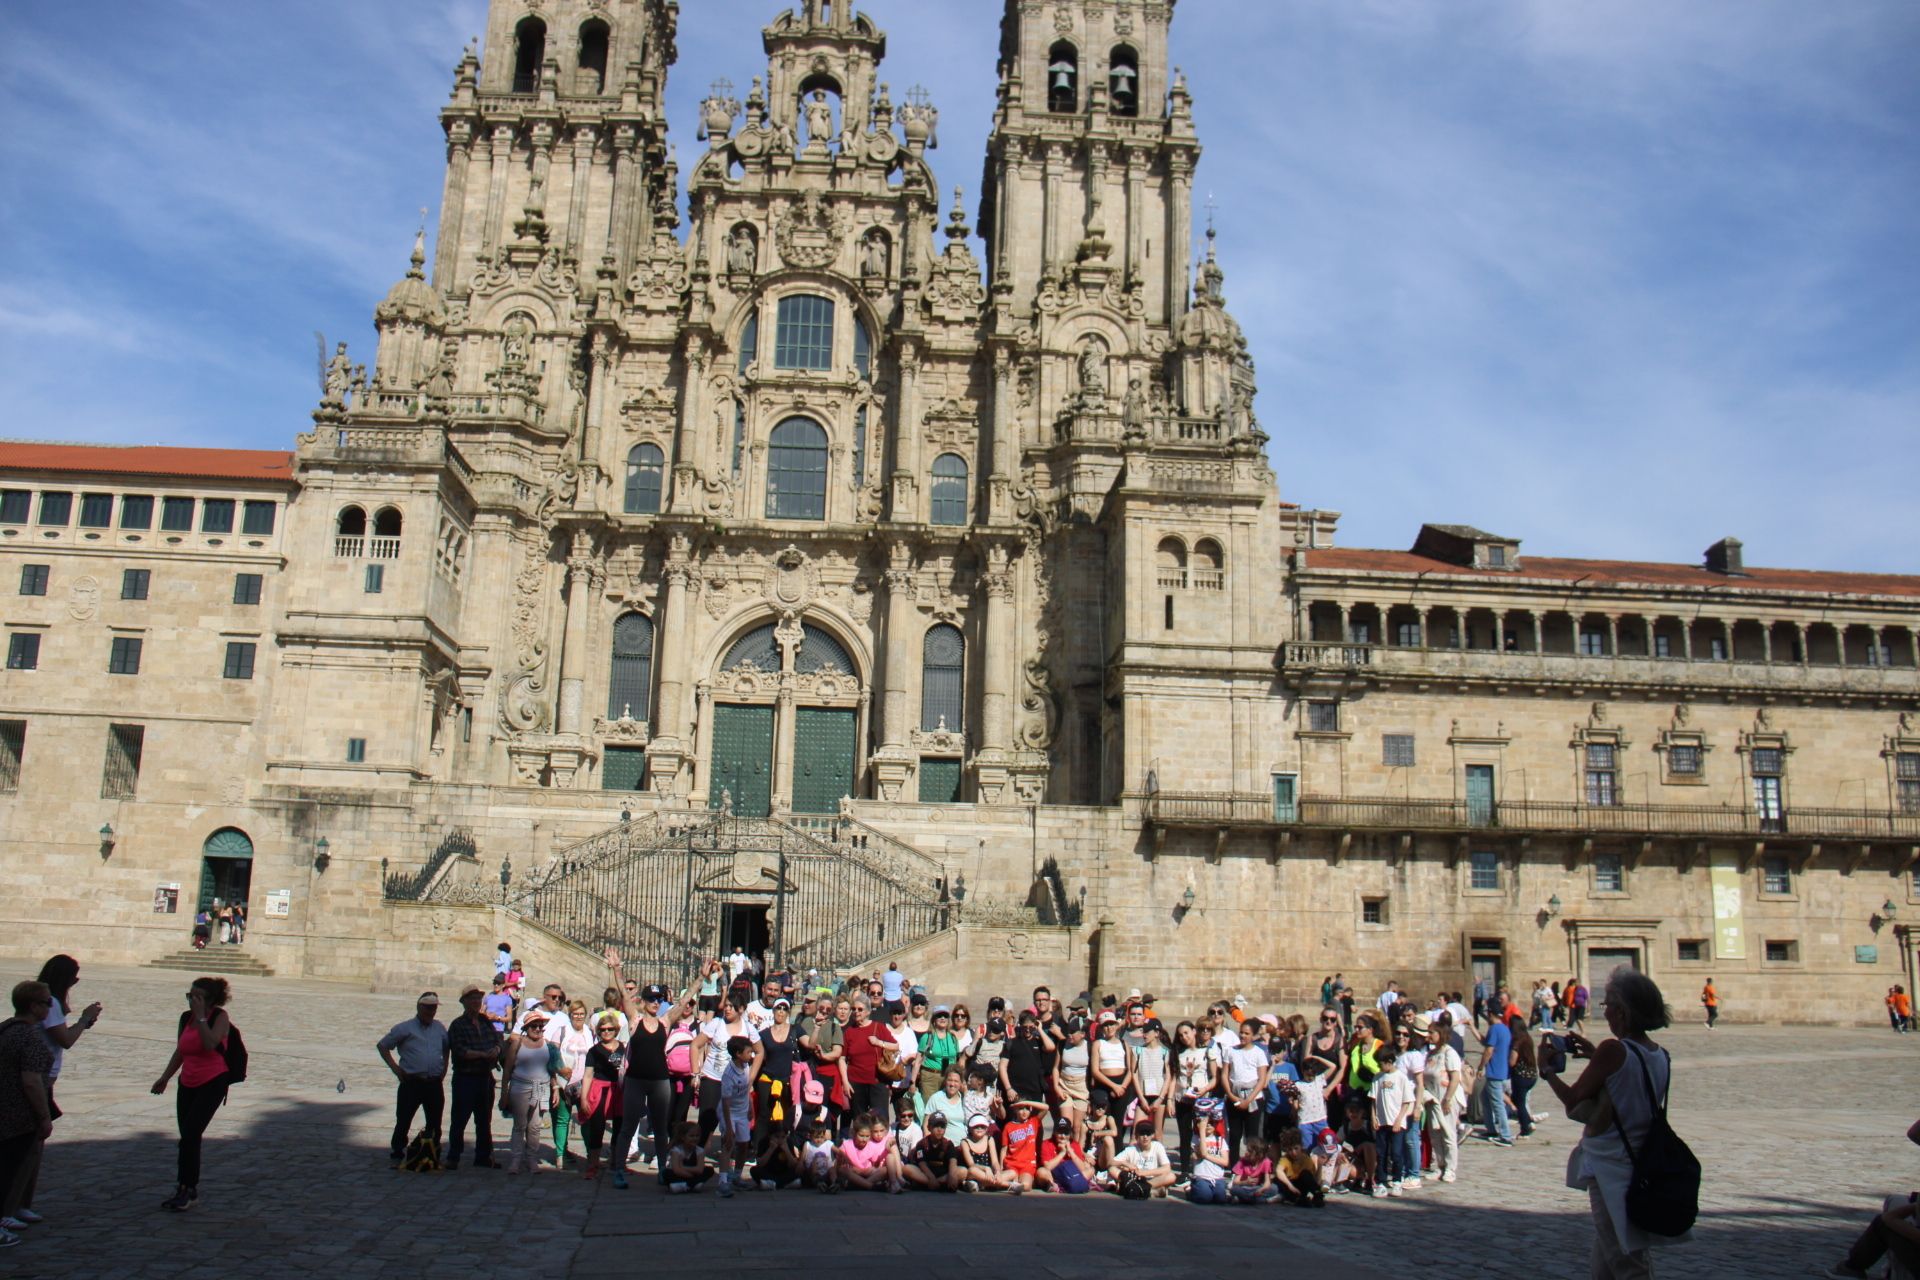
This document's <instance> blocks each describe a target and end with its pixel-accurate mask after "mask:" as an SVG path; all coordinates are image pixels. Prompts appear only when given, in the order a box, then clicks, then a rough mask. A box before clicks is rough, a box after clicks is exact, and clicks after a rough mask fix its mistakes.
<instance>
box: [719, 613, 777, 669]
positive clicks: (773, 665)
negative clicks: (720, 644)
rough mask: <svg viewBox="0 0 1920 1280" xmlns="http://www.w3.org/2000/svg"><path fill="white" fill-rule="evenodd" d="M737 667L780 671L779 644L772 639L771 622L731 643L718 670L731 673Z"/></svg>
mask: <svg viewBox="0 0 1920 1280" xmlns="http://www.w3.org/2000/svg"><path fill="white" fill-rule="evenodd" d="M737 667H756V668H758V669H759V670H761V671H778V670H779V669H780V642H779V641H778V640H776V639H774V636H773V624H772V623H771V622H769V623H768V624H767V625H766V626H764V627H755V628H754V629H753V630H752V631H749V632H747V634H745V635H743V636H741V637H740V638H739V639H738V640H735V641H734V642H733V648H731V649H729V650H727V656H726V658H725V659H723V660H722V661H721V663H720V669H721V670H722V671H732V670H734V669H735V668H737Z"/></svg>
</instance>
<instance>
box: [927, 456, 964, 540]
mask: <svg viewBox="0 0 1920 1280" xmlns="http://www.w3.org/2000/svg"><path fill="white" fill-rule="evenodd" d="M932 518H933V523H935V524H965V523H966V522H967V461H966V459H965V458H962V457H961V456H960V455H959V454H957V453H943V454H941V455H940V456H939V457H937V458H935V459H934V460H933V516H932Z"/></svg>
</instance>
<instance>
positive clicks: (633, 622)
mask: <svg viewBox="0 0 1920 1280" xmlns="http://www.w3.org/2000/svg"><path fill="white" fill-rule="evenodd" d="M652 688H653V619H651V618H649V617H647V616H646V615H645V614H643V613H623V614H621V615H620V617H619V619H618V621H616V622H615V623H614V624H613V671H612V674H611V675H609V676H608V678H607V719H609V720H618V719H620V718H621V717H623V716H624V717H626V718H627V719H629V720H645V719H646V718H647V697H648V693H649V691H650V690H651V689H652Z"/></svg>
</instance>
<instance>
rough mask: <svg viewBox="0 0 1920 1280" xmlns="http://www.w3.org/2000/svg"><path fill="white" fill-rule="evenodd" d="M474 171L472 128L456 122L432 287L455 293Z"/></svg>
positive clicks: (449, 148) (449, 143)
mask: <svg viewBox="0 0 1920 1280" xmlns="http://www.w3.org/2000/svg"><path fill="white" fill-rule="evenodd" d="M472 167H473V125H472V124H471V123H470V122H468V121H466V120H456V121H454V122H453V123H452V124H451V125H449V126H448V127H447V181H446V186H445V187H444V188H443V189H442V191H441V195H440V234H439V237H438V238H437V239H436V240H435V242H434V246H433V283H434V284H435V285H437V286H439V289H440V291H441V292H442V293H443V294H446V293H452V292H453V291H454V285H455V279H454V277H455V275H456V273H457V270H458V264H457V256H456V255H458V253H459V252H460V247H461V246H462V245H463V244H465V243H466V220H467V170H468V169H470V168H472Z"/></svg>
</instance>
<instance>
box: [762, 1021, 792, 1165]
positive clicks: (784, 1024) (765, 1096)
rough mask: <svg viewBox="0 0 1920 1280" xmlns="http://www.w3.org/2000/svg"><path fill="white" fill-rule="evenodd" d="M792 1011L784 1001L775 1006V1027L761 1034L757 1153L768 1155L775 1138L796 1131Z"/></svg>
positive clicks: (784, 1137)
mask: <svg viewBox="0 0 1920 1280" xmlns="http://www.w3.org/2000/svg"><path fill="white" fill-rule="evenodd" d="M792 1016H793V1007H792V1006H791V1005H790V1004H788V1003H787V1001H786V1000H785V999H784V998H783V999H779V1000H775V1001H774V1002H773V1025H772V1026H770V1027H768V1028H767V1029H766V1030H765V1031H763V1032H761V1033H760V1051H761V1054H762V1055H763V1056H762V1058H761V1062H760V1074H759V1075H757V1076H755V1077H754V1080H753V1095H754V1115H756V1116H758V1117H759V1120H760V1142H759V1147H758V1149H759V1150H760V1151H761V1152H765V1151H766V1149H767V1144H768V1143H769V1142H772V1141H773V1140H774V1139H775V1138H776V1137H778V1138H780V1139H781V1140H782V1141H784V1140H785V1139H786V1135H787V1133H788V1132H789V1131H791V1130H792V1128H793V1061H794V1055H795V1054H797V1053H798V1052H799V1051H800V1037H798V1036H796V1035H795V1034H794V1033H793V1025H792V1023H791V1022H790V1021H788V1020H789V1019H790V1018H791V1017H792Z"/></svg>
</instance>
